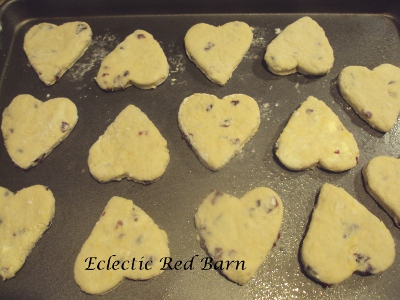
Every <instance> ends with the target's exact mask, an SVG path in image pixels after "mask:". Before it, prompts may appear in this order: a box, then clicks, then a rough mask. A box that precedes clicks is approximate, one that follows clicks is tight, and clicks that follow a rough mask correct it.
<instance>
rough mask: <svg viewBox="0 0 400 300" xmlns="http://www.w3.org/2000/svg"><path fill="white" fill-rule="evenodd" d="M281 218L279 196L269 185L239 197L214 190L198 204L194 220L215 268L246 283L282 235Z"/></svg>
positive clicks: (281, 209)
mask: <svg viewBox="0 0 400 300" xmlns="http://www.w3.org/2000/svg"><path fill="white" fill-rule="evenodd" d="M282 218H283V205H282V201H281V199H280V198H279V196H278V195H277V194H276V193H275V192H274V191H273V190H271V189H269V188H266V187H259V188H256V189H254V190H252V191H250V192H248V193H247V194H246V195H244V196H243V197H242V198H241V199H240V200H239V199H237V198H235V197H233V196H231V195H228V194H224V193H222V192H219V191H215V190H213V191H211V193H210V194H209V195H208V196H207V198H206V199H204V201H203V203H202V204H201V205H200V206H199V208H198V210H197V213H196V215H195V222H196V228H197V231H198V233H199V236H200V240H201V243H202V246H204V247H205V248H206V250H207V252H208V254H209V255H210V257H211V258H212V261H211V260H209V261H208V262H209V263H210V265H211V264H212V265H214V264H215V266H214V268H215V269H217V270H219V271H220V272H222V274H224V275H225V276H226V277H228V278H229V279H230V280H232V281H234V282H236V283H238V284H240V285H243V284H245V283H247V282H248V281H249V280H250V279H251V278H252V277H253V276H254V274H255V273H256V271H257V270H258V268H259V267H260V266H261V264H262V263H263V262H264V261H265V259H266V257H267V255H268V253H269V251H270V250H271V249H272V247H273V246H274V244H275V242H276V241H277V239H279V231H280V228H281V224H282ZM204 263H205V262H204ZM205 265H206V263H205Z"/></svg>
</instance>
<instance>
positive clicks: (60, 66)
mask: <svg viewBox="0 0 400 300" xmlns="http://www.w3.org/2000/svg"><path fill="white" fill-rule="evenodd" d="M91 42H92V29H91V28H90V26H89V25H88V24H87V23H85V22H68V23H64V24H62V25H60V26H57V25H54V24H50V23H40V24H38V25H35V26H33V27H31V28H30V29H29V30H28V32H27V33H26V35H25V39H24V50H25V53H26V55H27V56H28V59H29V62H30V64H31V66H32V68H33V69H34V70H35V71H36V73H37V74H38V75H39V78H40V80H42V81H43V82H44V83H45V84H46V85H52V84H54V83H55V82H56V81H58V80H59V79H60V78H61V76H62V75H63V74H64V73H65V72H66V71H67V70H68V69H69V68H71V67H72V66H73V64H74V63H75V62H76V61H77V60H78V59H79V58H80V57H81V56H82V55H83V54H84V53H85V51H86V50H87V48H88V47H89V46H90V44H91Z"/></svg>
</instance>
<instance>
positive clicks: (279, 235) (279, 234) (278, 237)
mask: <svg viewBox="0 0 400 300" xmlns="http://www.w3.org/2000/svg"><path fill="white" fill-rule="evenodd" d="M280 238H281V233H280V232H279V233H278V236H277V237H276V240H279V239H280Z"/></svg>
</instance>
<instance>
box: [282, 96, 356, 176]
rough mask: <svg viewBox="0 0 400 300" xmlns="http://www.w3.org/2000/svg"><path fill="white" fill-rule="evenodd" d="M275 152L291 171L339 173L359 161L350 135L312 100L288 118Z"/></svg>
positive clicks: (333, 117) (329, 110) (322, 105)
mask: <svg viewBox="0 0 400 300" xmlns="http://www.w3.org/2000/svg"><path fill="white" fill-rule="evenodd" d="M275 148H276V155H277V157H278V158H279V160H280V161H281V162H282V163H283V164H284V165H285V166H286V167H287V168H289V169H292V170H306V169H312V168H314V167H315V166H318V167H321V168H323V169H327V170H330V171H334V172H342V171H345V170H348V169H351V168H353V167H355V166H356V165H357V163H358V157H359V150H358V146H357V142H356V140H355V139H354V137H353V135H352V134H351V133H350V132H349V131H347V129H346V128H345V127H344V126H343V124H342V123H341V122H340V120H339V118H338V117H337V116H336V115H335V113H334V112H333V111H332V110H331V109H330V108H329V107H328V106H327V105H326V104H325V103H324V102H323V101H320V100H318V99H317V98H315V97H312V96H310V97H308V98H307V100H306V101H305V102H303V104H302V105H301V106H300V108H299V109H297V110H296V111H295V112H294V113H293V114H292V116H291V118H290V120H289V122H288V123H287V125H286V127H285V128H284V129H283V131H282V133H281V135H280V137H279V138H278V141H277V142H276V144H275Z"/></svg>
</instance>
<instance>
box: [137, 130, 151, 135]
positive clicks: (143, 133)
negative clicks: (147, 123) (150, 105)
mask: <svg viewBox="0 0 400 300" xmlns="http://www.w3.org/2000/svg"><path fill="white" fill-rule="evenodd" d="M148 134H149V132H148V131H147V130H143V131H139V135H148Z"/></svg>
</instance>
